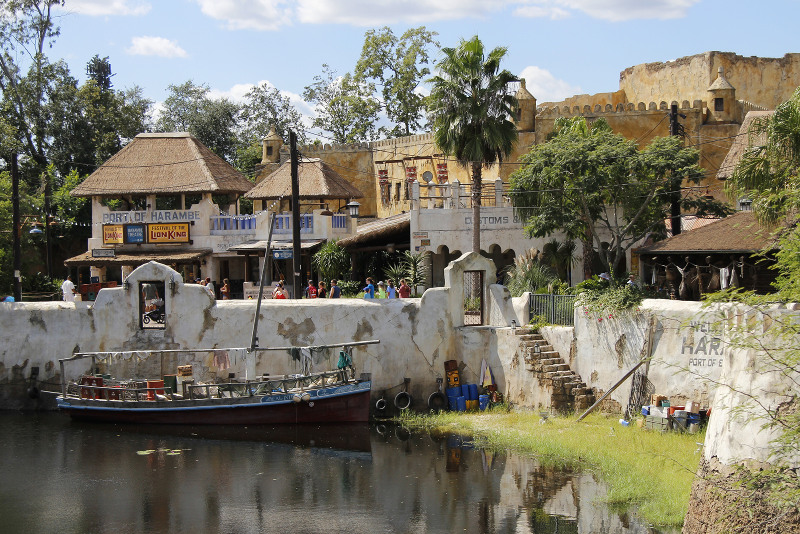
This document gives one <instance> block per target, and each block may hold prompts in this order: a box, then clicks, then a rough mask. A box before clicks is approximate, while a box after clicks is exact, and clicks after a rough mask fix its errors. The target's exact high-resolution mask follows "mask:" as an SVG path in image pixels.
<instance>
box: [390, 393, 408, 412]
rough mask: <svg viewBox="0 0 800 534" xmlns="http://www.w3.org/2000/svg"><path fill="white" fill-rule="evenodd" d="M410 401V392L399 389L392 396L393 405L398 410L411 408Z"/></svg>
mask: <svg viewBox="0 0 800 534" xmlns="http://www.w3.org/2000/svg"><path fill="white" fill-rule="evenodd" d="M412 401H413V399H412V398H411V393H409V392H407V391H401V392H400V393H398V394H397V395H396V396H395V398H394V407H395V408H397V409H398V410H400V411H403V410H408V409H409V408H411V402H412Z"/></svg>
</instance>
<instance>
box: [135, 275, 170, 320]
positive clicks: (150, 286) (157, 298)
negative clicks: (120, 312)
mask: <svg viewBox="0 0 800 534" xmlns="http://www.w3.org/2000/svg"><path fill="white" fill-rule="evenodd" d="M164 289H165V288H164V282H159V281H145V282H142V283H141V288H140V290H139V311H140V314H139V317H140V323H139V326H140V328H141V329H142V330H154V329H159V330H163V329H164V328H166V322H167V321H166V314H165V311H164V310H165V309H166V307H165V306H164V297H165V296H166V295H165V291H164Z"/></svg>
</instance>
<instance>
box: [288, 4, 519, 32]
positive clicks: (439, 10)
mask: <svg viewBox="0 0 800 534" xmlns="http://www.w3.org/2000/svg"><path fill="white" fill-rule="evenodd" d="M514 3H516V2H514V1H513V0H483V1H482V0H438V1H437V2H430V1H429V0H299V1H298V7H297V18H298V20H300V22H306V23H315V24H319V23H338V24H351V25H353V26H376V25H380V24H396V23H401V22H405V23H410V24H425V23H430V22H433V21H438V20H456V19H463V18H482V17H487V16H489V15H491V14H492V13H495V12H497V11H500V10H501V9H503V8H504V7H505V6H507V5H511V4H514Z"/></svg>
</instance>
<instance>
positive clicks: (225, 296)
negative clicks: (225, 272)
mask: <svg viewBox="0 0 800 534" xmlns="http://www.w3.org/2000/svg"><path fill="white" fill-rule="evenodd" d="M219 292H220V293H222V300H230V298H231V285H230V283H228V279H227V278H224V279H223V280H222V287H221V288H220V289H219Z"/></svg>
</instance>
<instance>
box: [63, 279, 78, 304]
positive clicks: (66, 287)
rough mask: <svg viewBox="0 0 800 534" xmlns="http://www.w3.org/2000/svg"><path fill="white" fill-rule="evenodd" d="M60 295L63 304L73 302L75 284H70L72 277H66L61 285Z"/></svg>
mask: <svg viewBox="0 0 800 534" xmlns="http://www.w3.org/2000/svg"><path fill="white" fill-rule="evenodd" d="M61 295H62V296H63V297H64V301H65V302H73V301H74V300H75V284H73V283H72V276H67V279H66V280H64V283H63V284H61Z"/></svg>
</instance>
